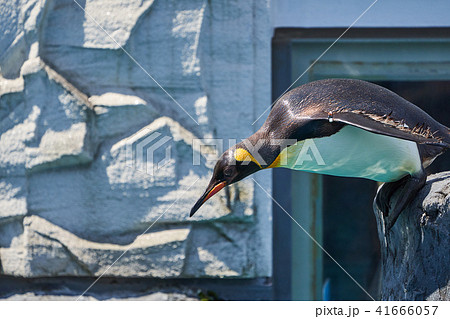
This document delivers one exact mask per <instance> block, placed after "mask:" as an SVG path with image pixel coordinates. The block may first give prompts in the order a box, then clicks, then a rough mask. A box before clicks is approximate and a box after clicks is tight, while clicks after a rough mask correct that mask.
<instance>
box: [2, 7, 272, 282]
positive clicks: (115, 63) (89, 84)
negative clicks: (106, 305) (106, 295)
mask: <svg viewBox="0 0 450 319" xmlns="http://www.w3.org/2000/svg"><path fill="white" fill-rule="evenodd" d="M268 7H269V5H268V3H267V2H265V1H238V0H236V1H201V0H189V1H175V0H174V1H162V0H154V1H149V0H130V1H119V0H114V1H111V0H108V1H106V0H95V1H92V0H91V1H89V0H77V1H73V0H53V1H52V0H17V1H3V2H2V3H0V75H1V77H0V134H1V136H0V274H4V275H13V276H21V277H40V276H68V275H69V276H98V275H100V274H102V273H103V272H104V271H105V270H107V269H108V267H109V266H110V265H111V264H112V263H113V262H114V260H116V259H117V258H118V257H119V256H121V255H122V254H123V253H124V252H125V251H127V250H128V251H127V252H126V253H125V254H124V255H123V257H122V258H121V259H119V260H118V261H117V262H116V263H115V264H114V265H113V266H112V267H111V268H110V269H109V270H108V272H107V275H108V276H121V277H122V276H123V277H127V276H146V277H157V278H177V277H242V278H252V277H264V276H270V274H271V241H272V234H271V201H270V199H269V198H267V196H266V194H265V193H264V192H263V191H262V190H261V189H260V188H259V186H257V185H256V184H255V183H254V182H253V181H252V179H247V180H245V181H243V182H240V183H238V184H236V185H233V186H231V187H229V189H228V190H227V191H222V192H221V193H220V195H219V194H218V195H217V196H216V198H213V199H212V200H211V201H210V203H207V204H206V205H205V207H204V208H202V209H201V210H200V211H199V212H198V213H197V214H196V216H195V217H194V218H191V219H189V218H188V214H189V210H190V208H191V206H192V205H193V204H194V203H195V201H196V200H197V198H198V197H199V196H200V195H201V194H202V193H203V191H204V189H205V187H206V185H207V183H208V181H209V178H210V175H211V173H212V165H213V163H212V162H211V161H210V160H209V159H210V155H208V152H209V153H211V152H213V151H214V150H215V149H214V147H212V146H208V145H207V144H210V143H209V142H205V139H214V138H221V139H224V147H225V148H227V147H228V139H236V140H238V141H239V140H240V139H242V138H245V137H247V136H249V135H251V134H252V133H253V132H254V131H255V130H256V129H257V127H258V125H260V124H261V123H257V125H255V126H252V123H253V121H254V120H255V119H256V118H257V117H258V116H259V114H261V113H262V112H263V111H264V109H265V108H266V107H267V106H268V105H270V87H271V85H270V39H271V27H270V23H269V8H268ZM160 86H161V87H162V88H164V90H166V92H167V93H169V94H170V96H171V97H170V96H169V95H168V94H167V93H166V92H165V91H164V90H163V89H162V88H161V87H160ZM172 98H173V99H172ZM150 159H153V160H150ZM163 159H165V160H163ZM152 163H159V164H160V165H156V164H155V165H152ZM255 179H256V180H257V181H258V183H260V184H261V185H262V186H263V187H265V188H266V189H267V190H268V191H269V192H270V191H271V175H270V172H261V173H259V174H257V175H256V176H255ZM150 226H151V227H150ZM149 227H150V229H149V231H147V232H146V233H145V234H143V235H141V234H142V233H143V232H144V231H145V230H146V229H147V228H149Z"/></svg>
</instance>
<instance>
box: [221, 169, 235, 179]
mask: <svg viewBox="0 0 450 319" xmlns="http://www.w3.org/2000/svg"><path fill="white" fill-rule="evenodd" d="M223 175H224V176H225V177H230V176H231V175H233V170H232V169H231V167H227V168H225V169H224V170H223Z"/></svg>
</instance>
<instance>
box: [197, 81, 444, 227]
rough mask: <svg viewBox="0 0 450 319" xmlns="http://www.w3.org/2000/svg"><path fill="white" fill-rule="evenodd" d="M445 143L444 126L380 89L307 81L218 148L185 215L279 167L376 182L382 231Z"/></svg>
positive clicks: (363, 84) (418, 186) (362, 84)
mask: <svg viewBox="0 0 450 319" xmlns="http://www.w3.org/2000/svg"><path fill="white" fill-rule="evenodd" d="M449 147H450V130H449V128H447V127H446V126H444V125H442V124H440V123H439V122H437V121H436V120H435V119H433V118H432V117H431V116H429V115H428V114H427V113H425V112H424V111H423V110H421V109H420V108H419V107H417V106H416V105H414V104H412V103H410V102H408V101H407V100H405V99H403V98H402V97H400V96H399V95H397V94H395V93H394V92H392V91H390V90H388V89H386V88H383V87H381V86H378V85H376V84H373V83H369V82H366V81H361V80H353V79H328V80H320V81H315V82H311V83H308V84H305V85H302V86H299V87H297V88H295V89H293V90H291V91H289V92H287V93H285V94H284V95H283V96H282V97H280V98H279V99H278V101H277V102H276V103H275V105H274V106H273V108H272V110H271V112H270V114H269V116H268V118H267V119H266V121H265V123H264V124H263V125H262V127H261V128H260V129H259V130H258V131H257V132H256V133H254V134H253V135H252V136H250V137H248V138H247V139H245V140H243V141H242V142H240V143H238V144H236V145H235V146H234V147H231V148H230V149H228V150H227V151H225V152H224V153H223V154H222V156H221V157H220V158H219V160H218V161H217V163H216V165H215V168H214V171H213V176H212V178H211V181H210V183H209V185H208V187H207V189H206V191H205V193H204V194H203V195H202V196H201V197H200V199H199V200H198V201H197V203H196V204H195V205H194V206H193V208H192V210H191V213H190V216H192V215H194V213H195V212H196V211H197V210H198V209H199V208H200V207H201V206H202V205H203V203H205V202H206V201H207V200H208V199H209V198H211V197H212V196H213V195H214V194H216V193H217V192H219V191H220V190H221V189H222V188H224V187H225V186H228V185H231V184H233V183H236V182H237V181H240V180H242V179H243V178H245V177H247V176H249V175H251V174H253V173H255V172H257V171H259V170H263V169H268V168H276V167H287V168H290V169H294V170H301V171H306V172H313V173H320V174H328V175H334V176H344V177H359V178H366V179H371V180H374V181H377V182H383V183H384V184H383V185H382V186H381V188H380V189H379V191H378V193H377V197H376V204H377V206H378V208H379V209H380V210H381V211H382V212H383V214H384V215H385V220H386V222H385V223H386V225H385V226H386V228H387V229H390V228H391V227H392V226H393V225H394V223H395V221H396V220H397V218H398V216H399V215H400V213H401V212H402V211H403V209H404V208H405V207H406V206H407V204H408V203H409V202H410V201H411V199H413V198H414V196H415V195H416V194H417V192H418V191H419V190H420V189H421V188H422V187H423V185H424V184H425V181H426V173H425V170H424V168H426V167H427V166H428V165H430V164H431V163H432V162H433V160H434V159H435V158H436V157H438V156H439V155H441V154H442V153H444V152H445V151H446V150H447V149H448V148H449ZM305 149H306V150H305ZM308 153H313V154H312V155H314V156H313V157H314V160H311V159H312V157H311V156H309V155H307V154H308ZM305 155H306V156H305ZM396 191H400V192H401V193H400V196H399V199H398V200H397V202H396V203H395V205H394V207H390V204H389V203H390V198H391V196H392V195H393V193H394V192H396Z"/></svg>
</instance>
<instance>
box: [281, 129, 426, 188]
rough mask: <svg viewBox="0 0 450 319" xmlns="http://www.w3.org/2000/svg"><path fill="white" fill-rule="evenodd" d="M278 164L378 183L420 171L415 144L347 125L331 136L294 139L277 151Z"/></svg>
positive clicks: (391, 180) (419, 161)
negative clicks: (294, 142)
mask: <svg viewBox="0 0 450 319" xmlns="http://www.w3.org/2000/svg"><path fill="white" fill-rule="evenodd" d="M278 166H279V167H287V168H290V169H295V170H301V171H307V172H314V173H320V174H328V175H335V176H346V177H361V178H367V179H371V180H375V181H378V182H393V181H397V180H399V179H400V178H402V177H403V176H406V175H408V174H409V175H413V174H414V173H416V172H419V171H420V170H421V160H420V156H419V151H418V149H417V144H416V143H415V142H412V141H406V140H402V139H398V138H395V137H390V136H385V135H380V134H375V133H371V132H368V131H366V130H363V129H360V128H357V127H355V126H351V125H346V126H344V127H343V128H342V129H341V130H340V131H339V132H338V133H336V134H333V135H331V136H327V137H322V138H314V139H309V140H305V141H300V142H297V143H296V144H295V145H292V146H290V147H288V148H285V149H284V150H283V151H282V152H281V154H280V164H279V165H278Z"/></svg>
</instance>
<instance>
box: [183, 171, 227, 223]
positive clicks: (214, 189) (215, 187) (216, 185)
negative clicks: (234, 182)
mask: <svg viewBox="0 0 450 319" xmlns="http://www.w3.org/2000/svg"><path fill="white" fill-rule="evenodd" d="M225 186H227V183H226V182H225V181H222V182H216V181H215V180H213V181H211V182H210V183H209V185H208V188H207V189H206V192H205V193H204V194H203V195H202V197H200V199H199V200H198V201H197V203H195V205H194V207H192V209H191V213H190V214H189V217H192V216H193V215H194V214H195V212H196V211H198V209H199V208H200V207H201V206H202V205H203V204H204V203H205V202H206V201H207V200H208V199H210V198H211V197H212V196H214V195H215V194H216V193H218V192H219V191H220V190H221V189H222V188H224V187H225Z"/></svg>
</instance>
